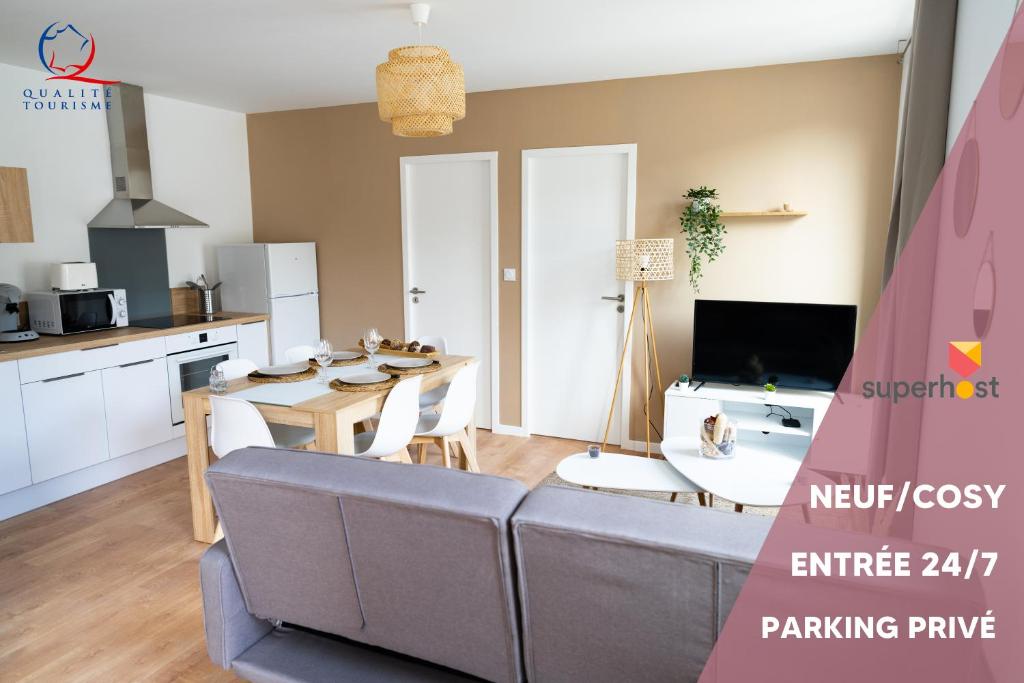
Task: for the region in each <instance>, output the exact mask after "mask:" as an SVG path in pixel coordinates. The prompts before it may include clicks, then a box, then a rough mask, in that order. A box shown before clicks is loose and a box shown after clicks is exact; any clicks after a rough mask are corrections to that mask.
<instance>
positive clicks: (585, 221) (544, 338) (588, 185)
mask: <svg viewBox="0 0 1024 683" xmlns="http://www.w3.org/2000/svg"><path fill="white" fill-rule="evenodd" d="M635 188H636V146H635V145H612V146H601V147H570V148H562V149H541V150H525V151H524V152H523V261H524V265H523V271H524V287H525V290H526V291H525V292H524V297H523V305H524V308H525V310H524V315H523V320H524V323H525V330H524V355H525V359H524V367H525V368H526V371H525V372H526V388H525V390H524V392H523V393H524V396H525V399H526V405H525V406H524V410H523V414H524V415H525V416H526V425H525V426H526V427H527V430H528V431H529V432H531V433H534V434H544V435H548V436H558V437H564V438H571V439H579V440H582V441H589V442H591V443H601V439H602V437H603V435H604V429H605V423H606V421H607V419H608V411H609V407H610V402H611V399H612V389H613V386H614V383H615V374H616V370H617V368H618V363H619V354H620V353H621V348H622V347H621V344H622V339H623V333H624V327H625V320H626V318H627V317H628V316H627V315H625V314H623V313H621V312H619V310H618V307H619V306H620V305H621V306H623V307H624V309H625V311H629V310H630V306H631V304H632V290H631V287H630V286H629V283H623V282H618V281H616V279H615V241H616V240H621V239H631V238H632V237H633V229H634V212H635V204H636V200H635V197H636V190H635ZM618 295H623V297H624V301H623V302H621V304H620V302H618V301H614V300H611V301H609V300H606V299H603V298H602V297H615V296H618ZM621 386H622V390H623V392H624V395H623V396H620V397H619V400H618V403H617V407H616V411H615V417H614V418H613V420H612V428H611V432H610V433H609V442H610V443H620V434H621V435H622V436H624V437H627V435H626V433H625V430H624V428H623V425H624V424H625V423H626V421H627V420H628V409H627V410H625V411H623V410H622V408H621V407H622V406H623V405H626V406H628V400H629V374H628V363H627V368H626V370H625V374H624V376H623V378H622V385H621ZM627 438H628V437H627Z"/></svg>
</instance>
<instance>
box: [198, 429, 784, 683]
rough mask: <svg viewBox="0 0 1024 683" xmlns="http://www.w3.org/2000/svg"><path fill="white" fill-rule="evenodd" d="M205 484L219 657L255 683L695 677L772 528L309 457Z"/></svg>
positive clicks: (274, 460)
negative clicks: (213, 520) (210, 510)
mask: <svg viewBox="0 0 1024 683" xmlns="http://www.w3.org/2000/svg"><path fill="white" fill-rule="evenodd" d="M206 476H207V481H208V482H209V485H210V487H211V489H212V491H213V499H214V502H215V504H216V507H217V512H218V514H219V516H220V518H221V521H222V525H223V528H224V532H225V539H224V540H223V541H221V542H219V543H217V544H215V545H213V546H211V547H210V548H209V549H208V550H207V552H206V553H205V554H204V555H203V558H202V560H201V562H200V574H201V582H202V590H203V608H204V617H205V627H206V641H207V648H208V651H209V654H210V658H211V659H212V660H213V661H214V662H215V663H216V664H217V665H219V666H221V667H223V668H225V669H230V670H232V671H234V672H235V673H236V674H237V675H238V676H240V677H242V678H244V679H247V680H251V681H462V680H477V679H483V680H489V681H502V682H513V681H524V680H529V681H623V680H648V681H662V680H672V681H680V680H696V679H697V678H698V676H699V674H700V672H701V670H702V668H703V666H704V662H705V660H706V659H707V657H708V655H709V654H710V652H711V648H712V646H713V644H714V642H715V639H716V638H717V636H718V633H719V631H720V629H721V628H722V625H723V624H724V622H725V618H726V616H727V614H728V612H729V610H730V608H731V607H732V604H733V601H734V600H735V598H736V595H737V593H738V592H739V589H740V587H741V586H742V584H743V581H744V579H745V577H746V575H747V572H748V570H749V567H750V565H751V564H752V563H753V561H754V559H755V557H756V555H757V552H758V550H759V548H760V546H761V544H762V542H763V541H764V538H765V536H766V535H767V532H768V528H769V526H770V520H768V519H766V518H759V517H755V516H752V515H736V514H732V513H728V512H719V511H714V510H707V509H702V508H697V507H694V506H688V505H678V504H670V503H661V502H656V501H649V500H643V499H639V498H630V497H625V496H615V495H609V494H602V493H594V492H588V491H580V490H575V489H568V488H561V487H541V488H539V489H537V490H535V491H533V492H529V491H528V490H527V489H526V487H524V486H523V485H522V484H520V483H518V482H516V481H512V480H509V479H503V478H499V477H492V476H486V475H479V474H470V473H466V472H461V471H454V470H447V469H443V468H439V467H430V466H409V465H402V464H398V463H389V462H379V461H376V460H370V459H360V458H348V457H339V456H332V455H325V454H320V453H312V452H308V451H286V450H277V449H266V448H248V449H243V450H241V451H236V452H234V453H232V454H230V455H228V456H227V457H225V458H223V459H222V460H220V461H219V462H217V463H216V464H215V465H213V466H212V467H211V468H210V469H209V470H208V472H207V475H206Z"/></svg>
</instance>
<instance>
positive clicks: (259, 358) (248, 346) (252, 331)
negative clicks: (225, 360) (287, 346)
mask: <svg viewBox="0 0 1024 683" xmlns="http://www.w3.org/2000/svg"><path fill="white" fill-rule="evenodd" d="M236 327H237V328H238V334H237V336H238V357H239V358H248V359H249V360H251V361H252V362H253V363H255V364H256V365H257V366H259V367H261V368H262V367H266V366H267V365H270V350H269V340H268V338H267V321H265V320H261V321H260V322H256V323H246V324H244V325H237V326H236Z"/></svg>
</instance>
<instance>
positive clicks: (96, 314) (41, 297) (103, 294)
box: [25, 289, 128, 334]
mask: <svg viewBox="0 0 1024 683" xmlns="http://www.w3.org/2000/svg"><path fill="white" fill-rule="evenodd" d="M25 301H26V303H28V319H29V325H30V326H31V327H32V329H33V330H35V331H36V332H38V333H39V334H77V333H79V332H92V331H94V330H106V329H110V328H112V327H127V326H128V303H127V300H126V299H125V292H124V290H123V289H87V290H83V291H80V292H61V291H52V292H29V293H28V295H27V296H26V297H25Z"/></svg>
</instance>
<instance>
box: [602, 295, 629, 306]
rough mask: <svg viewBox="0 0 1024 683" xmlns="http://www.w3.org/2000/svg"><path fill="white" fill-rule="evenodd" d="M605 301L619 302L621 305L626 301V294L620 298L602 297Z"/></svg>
mask: <svg viewBox="0 0 1024 683" xmlns="http://www.w3.org/2000/svg"><path fill="white" fill-rule="evenodd" d="M601 298H602V299H604V300H605V301H618V302H619V303H620V304H621V303H623V302H624V301H625V300H626V295H625V294H619V295H618V296H602V297H601Z"/></svg>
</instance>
